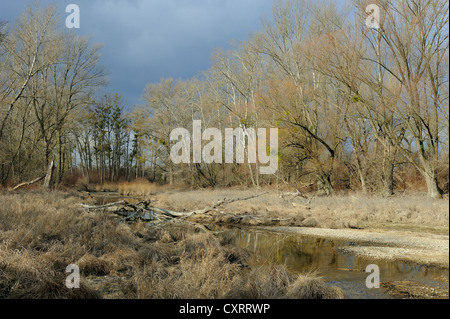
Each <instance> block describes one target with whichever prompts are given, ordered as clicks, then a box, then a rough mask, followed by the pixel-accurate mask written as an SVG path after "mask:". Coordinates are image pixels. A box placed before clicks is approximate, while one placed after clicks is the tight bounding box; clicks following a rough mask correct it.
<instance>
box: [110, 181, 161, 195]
mask: <svg viewBox="0 0 450 319" xmlns="http://www.w3.org/2000/svg"><path fill="white" fill-rule="evenodd" d="M159 188H160V187H159V186H158V185H156V184H154V183H150V182H149V181H148V180H146V179H137V180H134V181H132V182H122V183H119V185H118V192H119V193H120V194H122V195H125V196H139V197H142V196H150V195H152V194H154V193H155V192H156V191H157V190H158V189H159Z"/></svg>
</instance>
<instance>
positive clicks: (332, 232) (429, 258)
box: [264, 227, 449, 268]
mask: <svg viewBox="0 0 450 319" xmlns="http://www.w3.org/2000/svg"><path fill="white" fill-rule="evenodd" d="M264 229H266V230H270V231H275V232H282V233H295V234H300V235H305V236H315V237H321V238H328V239H334V240H343V241H348V242H349V243H348V245H344V246H342V247H339V248H338V249H340V250H341V251H345V252H348V253H351V254H355V255H359V256H364V257H370V258H374V259H389V260H393V259H394V260H406V261H411V262H414V263H418V264H422V265H426V266H438V267H443V268H449V236H447V235H436V234H427V233H422V234H417V233H414V234H412V233H409V232H395V233H394V232H390V231H366V230H353V229H321V228H303V227H265V228H264ZM353 243H358V245H357V246H355V245H353Z"/></svg>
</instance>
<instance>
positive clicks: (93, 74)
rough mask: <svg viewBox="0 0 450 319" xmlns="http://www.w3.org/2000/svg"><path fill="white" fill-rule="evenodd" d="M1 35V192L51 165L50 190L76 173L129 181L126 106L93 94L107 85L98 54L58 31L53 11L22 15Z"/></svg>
mask: <svg viewBox="0 0 450 319" xmlns="http://www.w3.org/2000/svg"><path fill="white" fill-rule="evenodd" d="M7 27H8V28H7ZM0 30H1V32H0V35H1V36H0V84H1V91H0V101H1V104H0V149H1V152H0V182H1V184H2V185H7V184H8V183H17V182H20V181H23V180H31V179H33V178H35V177H36V176H41V175H42V174H45V173H46V171H47V167H49V166H50V164H51V163H54V164H55V165H54V166H55V167H56V170H55V172H54V173H55V174H54V181H53V182H54V183H56V184H59V183H61V181H62V180H63V178H64V176H67V172H68V171H70V172H72V173H74V172H75V170H76V169H79V170H81V173H82V174H83V175H85V176H87V177H88V179H91V178H92V175H94V179H95V180H98V181H99V182H102V183H103V181H105V180H110V181H114V180H118V179H119V177H120V175H121V174H126V175H127V176H128V177H129V178H130V177H131V174H132V173H133V172H132V167H133V160H134V157H133V153H132V141H133V140H132V139H133V136H132V133H131V131H130V129H129V126H128V122H127V120H126V119H125V114H124V103H123V101H122V100H121V97H120V96H119V95H118V94H106V95H104V96H100V97H99V96H98V95H97V94H96V92H97V91H98V90H99V89H100V88H102V87H103V86H104V85H105V84H106V83H107V77H106V75H107V71H106V70H105V69H104V68H102V67H101V66H100V65H99V60H100V50H101V46H100V45H98V44H91V43H90V41H89V39H88V38H85V37H80V36H77V35H76V34H75V33H73V32H70V31H69V30H68V29H66V28H64V27H63V26H62V25H61V20H60V18H59V16H58V15H57V14H56V8H55V7H52V6H49V7H47V8H46V9H44V10H41V9H40V8H39V7H38V6H34V7H28V8H27V10H26V11H25V12H24V13H23V15H22V16H21V17H20V18H18V20H17V22H16V24H15V25H13V26H7V25H6V24H5V23H2V25H1V29H0ZM129 150H131V151H129Z"/></svg>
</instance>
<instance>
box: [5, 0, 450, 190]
mask: <svg viewBox="0 0 450 319" xmlns="http://www.w3.org/2000/svg"><path fill="white" fill-rule="evenodd" d="M377 5H378V6H379V8H380V12H381V17H382V19H381V21H380V25H379V28H378V29H373V28H372V29H371V28H368V27H367V26H366V23H365V20H366V17H367V13H366V11H365V8H366V6H367V3H366V2H365V1H361V2H358V1H355V2H353V7H348V8H347V7H345V6H343V5H342V4H340V3H339V4H338V3H337V2H333V1H326V2H324V1H319V2H316V1H302V0H286V1H282V2H276V3H275V4H274V6H273V16H272V17H271V18H270V19H262V25H261V31H260V32H258V33H256V34H254V35H252V36H251V37H249V39H248V40H246V41H243V42H240V43H235V44H234V45H233V46H232V49H230V50H228V51H223V50H218V51H216V52H214V54H213V56H212V67H211V68H210V69H209V70H207V71H206V72H204V73H202V74H201V75H199V76H198V77H196V78H193V79H190V80H179V81H175V80H172V79H162V80H161V81H160V83H152V84H148V85H147V87H146V88H145V91H144V94H143V100H144V101H145V103H144V104H143V105H140V106H135V107H134V108H133V109H132V110H129V111H124V110H126V109H127V108H125V105H124V103H123V101H122V99H121V96H120V94H109V93H108V94H106V95H103V96H100V97H99V96H97V95H96V94H94V93H95V92H96V91H97V90H98V89H99V88H101V87H103V86H104V85H105V84H106V71H105V70H104V69H103V68H101V67H100V66H99V64H98V62H99V52H100V50H101V48H100V46H98V45H96V44H90V43H89V41H88V40H87V39H85V38H82V37H79V36H76V35H75V34H74V33H72V32H70V31H68V30H67V29H65V28H64V27H63V26H61V25H60V23H58V17H57V15H56V13H55V12H56V11H55V8H53V7H48V8H46V9H43V10H42V9H40V8H38V7H30V8H28V9H27V10H26V11H25V12H24V15H23V16H22V17H21V18H20V19H19V20H18V22H17V23H16V24H15V25H12V26H8V25H3V27H2V28H1V30H2V32H1V36H0V81H1V88H2V89H1V91H0V94H1V95H0V101H1V102H0V103H1V104H0V149H1V153H0V180H1V183H2V184H3V185H8V184H14V183H18V182H21V181H24V180H27V179H29V180H31V179H33V178H35V177H37V176H39V175H40V174H42V173H45V171H46V168H47V166H48V164H49V163H50V162H51V161H52V160H54V161H55V164H56V173H55V176H54V180H53V183H54V185H59V184H73V183H76V180H77V179H78V178H84V179H85V180H87V181H88V182H93V183H103V182H105V181H121V180H132V179H135V178H137V177H139V178H142V177H144V178H147V179H149V180H151V181H154V182H158V183H162V184H163V183H166V184H186V185H190V186H193V187H216V186H217V187H220V186H222V187H223V186H233V185H245V186H253V187H259V186H265V185H278V186H279V187H281V186H282V187H289V188H293V189H295V188H297V189H301V190H309V191H321V192H323V193H324V194H333V193H334V192H335V191H339V190H360V191H364V192H371V193H380V194H382V195H385V196H389V195H392V194H393V193H394V192H395V190H396V189H397V190H402V189H417V188H420V187H425V188H426V189H427V191H428V195H429V196H430V197H433V198H439V197H441V196H442V194H443V193H444V192H448V180H449V178H448V173H449V122H448V120H449V117H448V115H449V107H448V91H449V90H448V89H449V86H448V84H449V82H448V81H449V73H448V72H449V46H448V45H449V43H448V22H449V21H448V9H449V8H448V6H449V4H448V2H447V1H444V0H424V1H413V0H395V1H394V0H381V1H378V2H377ZM194 120H201V121H202V125H203V129H205V128H208V127H214V128H218V129H223V128H228V127H234V128H237V127H241V128H242V129H244V130H245V129H249V128H271V127H276V128H278V129H279V150H278V151H279V153H278V158H279V165H278V167H279V169H278V171H277V173H276V174H274V175H261V174H260V170H259V164H258V163H256V164H251V163H244V164H239V163H234V164H221V163H211V164H207V163H195V164H182V165H175V164H174V163H173V162H172V161H171V160H170V157H169V154H170V149H171V146H172V145H173V143H174V142H173V141H170V133H171V131H172V130H173V129H175V128H186V129H188V130H189V131H191V132H192V122H193V121H194ZM205 143H207V142H206V141H205ZM268 151H270V150H268Z"/></svg>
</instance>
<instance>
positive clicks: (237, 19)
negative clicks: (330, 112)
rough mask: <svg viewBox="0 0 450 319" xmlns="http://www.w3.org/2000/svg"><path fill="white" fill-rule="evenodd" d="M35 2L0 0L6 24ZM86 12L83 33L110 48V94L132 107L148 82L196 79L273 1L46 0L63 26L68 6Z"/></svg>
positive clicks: (255, 25)
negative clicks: (218, 50) (55, 7)
mask: <svg viewBox="0 0 450 319" xmlns="http://www.w3.org/2000/svg"><path fill="white" fill-rule="evenodd" d="M29 3H33V1H28V0H0V21H8V22H9V23H14V21H15V19H16V17H18V16H19V15H20V14H21V12H22V11H23V10H24V8H26V6H27V5H28V4H29ZM71 3H73V4H77V5H78V6H79V8H80V17H81V21H80V29H77V31H76V32H77V33H78V34H80V35H90V36H92V41H93V42H100V43H103V44H104V48H103V50H102V54H103V58H102V65H104V66H105V67H107V68H108V69H109V71H110V76H109V78H110V84H109V87H108V88H107V90H108V91H111V92H118V93H120V94H122V95H123V97H124V98H125V101H126V103H127V105H129V106H132V105H134V104H139V103H140V97H141V95H142V92H143V89H144V87H145V85H146V84H147V83H150V82H159V80H160V79H161V78H163V77H172V78H174V79H178V78H183V79H186V78H191V77H193V76H195V75H197V74H199V73H200V72H201V71H205V70H207V69H208V68H209V67H210V57H211V53H212V52H213V51H214V49H216V48H224V49H226V48H229V44H230V41H232V40H245V39H246V38H247V37H248V35H249V34H250V33H251V32H256V31H258V30H259V28H260V18H261V17H262V16H270V13H271V6H272V1H271V0H128V1H125V0H69V1H56V0H53V1H52V0H40V1H39V4H40V6H41V7H44V6H46V5H48V4H57V5H58V9H59V14H60V16H61V24H62V25H65V19H66V17H67V16H68V15H69V13H66V12H65V8H66V6H67V5H68V4H71Z"/></svg>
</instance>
